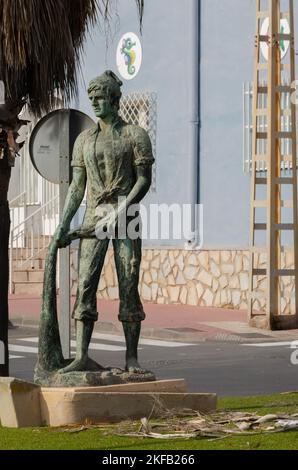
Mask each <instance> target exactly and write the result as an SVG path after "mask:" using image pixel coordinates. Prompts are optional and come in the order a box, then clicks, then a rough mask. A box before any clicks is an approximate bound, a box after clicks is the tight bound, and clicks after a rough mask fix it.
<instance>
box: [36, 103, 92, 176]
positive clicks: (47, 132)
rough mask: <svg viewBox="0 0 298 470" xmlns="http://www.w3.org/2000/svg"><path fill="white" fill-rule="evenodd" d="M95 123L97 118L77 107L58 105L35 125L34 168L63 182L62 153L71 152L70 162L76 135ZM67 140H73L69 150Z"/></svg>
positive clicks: (42, 174) (43, 174)
mask: <svg viewBox="0 0 298 470" xmlns="http://www.w3.org/2000/svg"><path fill="white" fill-rule="evenodd" d="M93 126H95V122H94V121H93V120H92V119H91V118H90V117H89V116H87V114H84V113H82V112H81V111H78V110H76V109H57V110H55V111H52V112H51V113H49V114H47V115H46V116H45V117H43V118H42V119H41V120H40V121H39V122H38V123H37V125H36V126H35V127H34V129H33V131H32V133H31V137H30V141H29V152H30V158H31V162H32V164H33V166H34V168H35V169H36V170H37V171H38V173H39V174H40V175H41V176H42V177H43V178H45V179H46V180H47V181H50V182H51V183H56V184H59V183H61V165H60V159H61V156H63V157H67V156H68V157H69V163H70V159H71V155H72V151H73V146H74V143H75V141H76V138H77V137H78V135H79V134H81V132H83V131H85V130H87V129H90V128H91V127H93ZM66 142H69V145H67V147H68V148H67V150H68V151H67V152H66V151H65V143H66ZM62 149H63V150H62ZM66 154H67V155H66Z"/></svg>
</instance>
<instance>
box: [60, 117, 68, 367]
mask: <svg viewBox="0 0 298 470" xmlns="http://www.w3.org/2000/svg"><path fill="white" fill-rule="evenodd" d="M60 121H61V122H60V185H59V189H60V191H59V208H60V220H61V215H62V211H63V207H64V204H65V200H66V196H67V192H68V188H69V184H70V112H69V111H68V110H65V112H63V113H62V114H61V115H60ZM59 287H60V288H59V294H60V336H61V345H62V351H63V355H64V357H65V359H69V358H70V329H71V326H70V247H67V248H64V249H62V250H60V262H59Z"/></svg>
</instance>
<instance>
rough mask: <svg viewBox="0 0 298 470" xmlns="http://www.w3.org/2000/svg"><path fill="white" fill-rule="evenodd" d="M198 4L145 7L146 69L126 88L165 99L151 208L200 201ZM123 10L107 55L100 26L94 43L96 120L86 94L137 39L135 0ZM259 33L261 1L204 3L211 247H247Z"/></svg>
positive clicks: (204, 155)
mask: <svg viewBox="0 0 298 470" xmlns="http://www.w3.org/2000/svg"><path fill="white" fill-rule="evenodd" d="M194 1H197V0H194ZM295 3H297V2H295ZM192 5H193V0H162V1H161V0H149V1H147V2H146V11H145V18H144V26H143V37H142V43H143V54H144V57H143V66H142V68H141V71H140V73H139V75H138V76H137V77H136V78H135V79H134V80H132V81H130V82H127V81H126V82H125V84H124V90H123V91H124V93H128V92H131V91H150V92H151V91H152V92H156V93H157V95H158V111H157V112H158V116H157V118H158V131H157V155H156V157H157V193H156V194H150V195H149V196H147V198H146V203H147V204H148V203H150V202H157V203H167V204H173V203H179V204H183V203H192V202H193V199H194V195H193V193H192V187H191V184H190V183H191V182H192V181H194V178H195V177H196V168H195V166H194V163H193V159H192V155H193V148H192V144H191V139H190V136H191V130H192V126H193V124H192V121H193V120H194V119H195V115H194V114H195V113H194V97H195V88H196V86H197V83H196V82H195V81H194V76H195V68H196V66H199V60H200V58H199V50H198V48H197V45H196V44H195V41H194V38H195V30H194V28H195V26H194V25H195V21H194V20H195V19H194V18H193V17H192ZM296 8H297V5H296ZM118 13H119V21H120V22H118V23H117V21H115V22H112V24H111V35H110V37H109V38H108V40H109V48H108V49H106V45H105V44H106V41H105V36H104V34H103V33H101V32H100V31H98V28H97V29H96V30H94V31H93V32H92V40H90V39H89V40H88V44H87V48H86V58H85V65H84V66H83V75H84V78H85V85H82V84H81V90H80V103H79V106H80V108H81V109H82V110H83V111H85V112H87V113H88V114H90V115H92V110H91V108H90V105H89V103H88V98H87V96H86V92H85V89H86V87H87V84H88V82H89V80H90V79H91V78H93V77H94V76H96V75H98V74H99V73H101V72H102V71H103V70H104V69H105V68H111V69H113V70H115V71H117V69H116V48H117V45H118V41H119V40H120V38H121V36H122V34H124V33H126V32H128V31H134V32H136V33H138V19H137V14H136V9H135V8H134V2H133V1H132V0H121V2H118ZM296 17H297V15H296ZM254 34H255V0H202V1H201V27H200V37H201V68H200V70H201V89H200V94H201V134H200V185H199V193H200V194H199V196H200V200H201V202H202V203H203V204H204V247H206V248H225V247H230V248H245V247H247V246H248V230H249V191H250V177H249V175H248V174H245V173H243V168H242V85H243V82H244V81H250V80H252V75H253V49H254ZM111 39H112V40H111ZM182 243H183V241H182V240H181V241H175V240H172V241H166V242H162V241H160V242H158V241H156V242H154V243H152V242H151V243H150V244H157V245H180V246H181V245H182Z"/></svg>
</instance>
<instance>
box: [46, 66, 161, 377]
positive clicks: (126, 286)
mask: <svg viewBox="0 0 298 470" xmlns="http://www.w3.org/2000/svg"><path fill="white" fill-rule="evenodd" d="M121 86H122V82H121V81H120V80H119V79H118V77H117V76H116V75H115V74H114V73H113V72H111V71H106V72H105V73H104V74H102V75H101V76H99V77H97V78H95V79H94V80H92V81H91V83H90V85H89V88H88V94H89V98H90V100H91V102H92V106H93V109H94V111H95V114H96V116H97V117H98V118H99V121H98V124H97V126H96V127H94V128H91V129H89V130H87V131H85V132H83V133H82V134H80V135H79V137H78V138H77V140H76V143H75V146H74V151H73V159H72V167H73V180H72V183H71V185H70V188H69V191H68V196H67V199H66V203H65V207H64V211H63V215H62V222H61V223H60V225H59V227H58V229H57V231H56V233H55V235H54V239H53V242H52V245H51V247H50V249H49V258H50V257H51V256H52V260H54V262H55V260H56V251H57V249H58V248H63V247H66V246H67V245H69V244H70V243H71V240H72V239H74V238H76V237H77V238H78V237H80V238H82V239H81V242H80V249H79V276H78V290H77V297H76V303H75V307H74V311H73V318H74V319H75V322H76V339H77V351H76V357H75V359H74V360H73V361H72V362H71V363H69V361H68V364H67V365H66V367H65V366H64V367H61V368H60V370H59V373H60V374H66V373H69V372H80V371H86V370H90V364H91V362H93V361H91V360H90V359H89V357H88V348H89V344H90V340H91V336H92V332H93V328H94V322H95V321H96V320H97V318H98V313H97V299H96V292H97V288H98V283H99V279H100V275H101V271H102V268H103V265H104V260H105V255H106V253H107V249H108V246H109V242H110V238H109V237H108V236H107V237H100V239H98V238H97V237H96V233H98V231H101V233H103V232H106V231H107V230H108V227H110V226H114V227H116V236H115V237H114V238H113V240H112V241H113V248H114V257H115V264H116V270H117V276H118V283H119V296H120V311H119V320H120V321H121V322H122V324H123V330H124V334H125V339H126V368H125V369H126V372H128V373H131V374H145V373H146V371H144V370H143V369H142V368H141V366H140V365H139V362H138V343H139V337H140V331H141V322H142V321H143V320H144V319H145V313H144V310H143V306H142V303H141V300H140V296H139V292H138V283H139V270H140V263H141V251H142V248H141V247H142V240H141V238H140V237H139V238H137V239H131V238H130V237H129V236H128V234H126V236H125V237H123V236H118V225H119V220H120V218H121V216H123V214H124V213H125V214H126V211H127V209H128V208H129V207H130V206H131V205H132V204H138V203H139V202H140V201H141V200H142V199H143V198H144V196H145V195H146V194H147V192H148V190H149V188H150V185H151V177H152V164H153V163H154V158H153V155H152V146H151V142H150V138H149V136H148V134H147V132H146V131H145V130H144V129H142V128H141V127H139V126H134V125H130V124H127V123H126V122H124V121H123V120H122V119H121V117H120V116H119V103H120V98H121ZM86 187H87V208H86V213H85V216H84V221H83V225H82V227H81V229H80V230H79V231H75V232H70V224H71V221H72V219H73V217H74V215H75V213H76V212H77V210H78V208H79V206H80V204H81V202H82V200H83V197H84V194H85V190H86ZM119 198H121V201H122V202H121V204H120V205H119V203H118V200H119ZM106 204H109V207H112V208H113V209H114V210H113V211H110V212H109V213H108V214H106V213H105V212H104V211H101V210H98V208H100V207H102V206H103V207H105V205H106ZM130 220H131V219H130V218H127V221H130ZM51 253H52V255H51ZM47 269H48V271H51V268H50V267H49V259H48V266H47ZM48 274H49V273H48ZM52 274H53V273H52ZM48 277H49V276H48ZM50 277H51V276H50ZM48 284H49V283H48V281H47V274H46V277H45V292H44V305H43V315H44V317H46V316H48V310H49V309H52V310H55V309H56V307H55V306H54V307H53V305H51V306H50V305H49V303H47V302H46V299H45V295H46V293H47V292H48V293H49V292H50V291H51V294H50V295H52V296H53V289H52V288H50V287H49V285H48ZM55 314H56V312H55ZM41 329H42V331H41V335H43V336H44V335H45V334H46V331H45V326H42V327H41ZM47 329H48V330H49V331H50V330H51V331H52V332H53V331H54V330H55V331H56V329H57V327H56V326H55V328H53V327H52V326H51V327H50V328H49V327H48V328H47ZM57 334H58V332H57V331H56V333H55V335H56V337H57ZM45 340H46V339H45ZM46 354H47V350H46V349H45V346H44V345H43V344H42V343H41V342H40V358H39V363H40V361H41V359H42V358H43V357H45V355H46ZM60 356H61V354H60V353H59V359H58V360H57V361H56V363H55V364H56V365H55V364H54V365H53V367H52V369H55V367H57V365H59V363H60V365H61V364H63V362H61V357H60ZM54 362H55V361H54ZM64 365H65V363H64ZM39 366H40V364H39ZM43 367H44V365H43Z"/></svg>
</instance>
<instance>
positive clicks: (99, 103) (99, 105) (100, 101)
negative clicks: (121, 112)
mask: <svg viewBox="0 0 298 470" xmlns="http://www.w3.org/2000/svg"><path fill="white" fill-rule="evenodd" d="M89 98H90V101H91V103H92V107H93V109H94V113H95V115H96V116H97V117H98V118H101V119H105V118H107V117H108V116H110V115H111V114H113V107H112V104H111V100H110V98H109V97H108V96H107V95H105V94H103V93H102V92H101V91H96V90H95V91H93V92H92V93H90V95H89Z"/></svg>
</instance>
